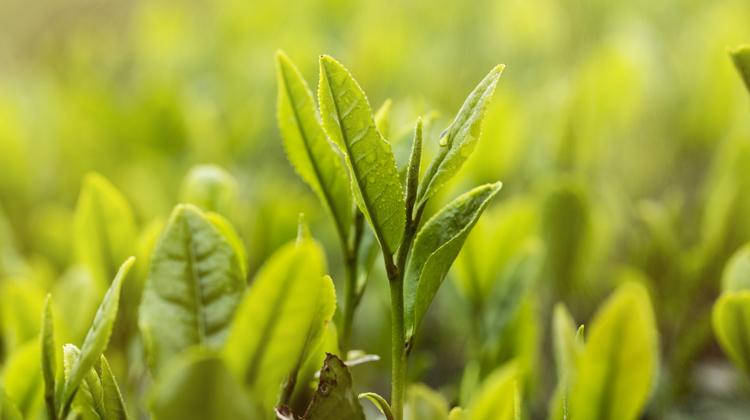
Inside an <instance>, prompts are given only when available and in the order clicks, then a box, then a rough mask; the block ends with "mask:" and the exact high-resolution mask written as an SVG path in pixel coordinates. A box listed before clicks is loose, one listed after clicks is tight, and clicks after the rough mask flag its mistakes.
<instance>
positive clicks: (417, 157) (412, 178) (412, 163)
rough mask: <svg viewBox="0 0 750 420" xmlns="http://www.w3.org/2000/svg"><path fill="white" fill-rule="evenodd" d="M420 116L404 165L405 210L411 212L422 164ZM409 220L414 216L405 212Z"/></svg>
mask: <svg viewBox="0 0 750 420" xmlns="http://www.w3.org/2000/svg"><path fill="white" fill-rule="evenodd" d="M422 128H423V127H422V118H419V119H417V126H416V127H415V128H414V141H413V142H412V145H411V153H410V154H409V163H408V164H407V166H406V210H407V212H411V211H412V210H413V209H414V203H415V202H416V200H417V191H418V188H419V169H420V168H421V165H422ZM406 217H407V218H409V219H410V220H411V219H412V218H413V217H414V215H412V214H407V215H406Z"/></svg>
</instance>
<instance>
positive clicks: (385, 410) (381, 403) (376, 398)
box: [358, 392, 393, 420]
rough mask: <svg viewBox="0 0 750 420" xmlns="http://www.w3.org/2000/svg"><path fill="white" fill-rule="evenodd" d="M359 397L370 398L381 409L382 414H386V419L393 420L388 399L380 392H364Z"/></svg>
mask: <svg viewBox="0 0 750 420" xmlns="http://www.w3.org/2000/svg"><path fill="white" fill-rule="evenodd" d="M358 398H359V399H365V398H366V399H368V400H370V402H372V404H373V405H374V406H375V407H377V409H378V410H379V411H380V414H382V415H384V416H385V418H386V420H393V413H391V406H390V405H389V404H388V401H386V400H385V398H383V397H381V396H380V395H379V394H376V393H374V392H363V393H361V394H359V396H358Z"/></svg>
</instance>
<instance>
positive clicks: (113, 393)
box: [96, 355, 128, 420]
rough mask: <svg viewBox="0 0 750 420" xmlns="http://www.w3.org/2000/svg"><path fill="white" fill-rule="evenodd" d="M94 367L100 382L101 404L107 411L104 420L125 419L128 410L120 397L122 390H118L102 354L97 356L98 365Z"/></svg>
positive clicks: (118, 387) (113, 376)
mask: <svg viewBox="0 0 750 420" xmlns="http://www.w3.org/2000/svg"><path fill="white" fill-rule="evenodd" d="M96 368H97V369H96V370H97V373H98V374H99V379H100V380H101V383H102V399H103V400H104V404H103V406H104V410H105V412H106V413H107V416H106V420H110V419H111V420H127V419H128V411H127V408H126V407H125V401H124V400H123V398H122V392H120V386H119V385H117V380H116V379H115V375H114V374H113V373H112V369H111V368H110V367H109V362H108V361H107V358H105V357H104V355H102V356H101V357H100V358H99V365H98V366H96Z"/></svg>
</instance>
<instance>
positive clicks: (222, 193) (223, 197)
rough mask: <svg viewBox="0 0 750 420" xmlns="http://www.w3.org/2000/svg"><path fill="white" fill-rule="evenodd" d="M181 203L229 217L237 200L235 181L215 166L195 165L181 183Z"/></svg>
mask: <svg viewBox="0 0 750 420" xmlns="http://www.w3.org/2000/svg"><path fill="white" fill-rule="evenodd" d="M180 197H181V200H182V202H184V203H190V204H194V205H196V206H198V207H200V208H201V209H203V210H205V211H212V212H217V213H219V214H221V215H223V216H225V217H231V216H232V213H233V210H234V208H235V206H236V204H237V203H236V200H237V181H236V180H235V179H234V177H232V175H230V174H229V173H228V172H227V171H225V170H224V169H223V168H221V167H220V166H217V165H197V166H194V167H193V168H191V169H190V172H188V174H187V175H186V176H185V179H184V180H183V181H182V189H181V192H180Z"/></svg>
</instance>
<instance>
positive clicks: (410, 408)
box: [404, 384, 448, 420]
mask: <svg viewBox="0 0 750 420" xmlns="http://www.w3.org/2000/svg"><path fill="white" fill-rule="evenodd" d="M404 413H405V414H404V417H405V418H408V419H410V420H448V402H447V401H445V398H444V397H443V396H442V395H440V393H438V392H436V391H433V390H432V389H430V388H429V387H427V386H425V385H421V384H414V385H412V386H410V387H409V390H408V391H407V393H406V407H404Z"/></svg>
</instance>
